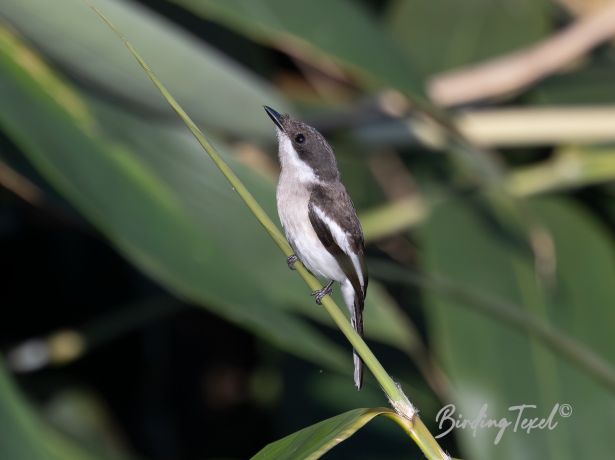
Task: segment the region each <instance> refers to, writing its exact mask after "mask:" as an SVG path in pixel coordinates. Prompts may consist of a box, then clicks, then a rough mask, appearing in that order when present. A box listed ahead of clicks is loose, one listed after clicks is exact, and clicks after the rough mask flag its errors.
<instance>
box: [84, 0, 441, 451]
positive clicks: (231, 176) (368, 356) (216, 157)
mask: <svg viewBox="0 0 615 460" xmlns="http://www.w3.org/2000/svg"><path fill="white" fill-rule="evenodd" d="M85 1H86V3H88V4H89V6H90V8H92V9H93V10H94V12H95V13H96V14H97V15H98V16H99V17H100V18H101V19H102V20H103V21H104V22H105V23H106V24H107V26H109V28H110V29H111V30H112V31H113V32H114V33H115V34H116V35H117V36H118V37H119V38H120V39H121V40H122V42H123V43H124V45H125V46H126V48H128V50H129V51H130V53H131V54H132V56H133V57H134V58H135V59H136V60H137V62H138V63H139V65H140V66H141V67H142V68H143V70H144V71H145V72H146V73H147V76H148V77H149V78H150V80H151V81H152V83H153V84H154V85H155V86H156V88H157V89H158V90H159V91H160V93H161V94H162V96H163V97H164V98H165V99H166V100H167V102H168V103H169V105H170V106H171V108H172V109H173V110H174V111H175V113H177V115H178V116H179V117H180V118H181V119H182V121H183V122H184V123H185V124H186V126H187V127H188V129H190V132H192V134H193V135H194V137H195V138H196V140H197V141H198V142H199V144H201V146H202V147H203V149H204V150H205V152H206V153H207V154H208V155H209V157H210V158H211V159H212V160H213V162H214V163H215V165H216V166H217V167H218V169H220V171H221V172H222V174H224V176H225V177H226V179H227V180H228V181H229V183H230V184H231V186H232V187H233V189H234V190H235V191H236V192H237V194H238V195H239V196H240V197H241V199H242V200H243V201H244V203H245V204H246V206H247V207H248V208H249V209H250V211H251V212H252V213H253V214H254V216H255V217H256V218H257V219H258V221H259V222H260V224H261V225H262V226H263V227H264V228H265V230H266V231H267V233H268V234H269V236H271V238H272V239H273V241H274V242H275V243H276V244H277V246H278V247H279V248H280V250H281V251H282V252H283V253H284V255H286V256H287V257H288V256H290V255H292V249H291V248H290V246H289V245H288V243H287V242H286V239H285V238H284V236H283V235H282V233H281V232H280V230H279V229H278V228H277V226H276V225H275V224H274V223H273V221H272V220H271V219H270V218H269V216H268V215H267V213H266V212H265V211H264V209H263V208H262V207H261V206H260V204H259V203H258V202H257V201H256V199H255V198H254V197H253V196H252V194H251V193H250V191H249V190H248V189H247V188H246V187H245V185H244V184H243V183H242V182H241V180H240V179H239V178H238V177H237V175H236V174H235V173H234V172H233V170H232V169H231V168H230V167H229V166H228V164H227V163H226V162H225V161H224V160H223V159H222V157H221V156H220V154H219V153H218V152H217V151H216V149H215V148H214V147H213V146H212V145H211V144H210V143H209V141H207V139H206V138H205V135H204V134H203V132H202V131H201V130H200V129H199V128H198V127H197V126H196V124H195V123H194V122H193V121H192V120H191V118H190V117H189V116H188V114H187V113H186V112H185V111H184V110H183V109H182V108H181V106H180V105H179V103H178V102H177V101H176V100H175V98H174V97H173V96H172V95H171V93H170V92H169V91H168V90H167V89H166V87H165V86H164V85H163V84H162V83H161V82H160V80H158V78H157V77H156V75H155V74H154V72H153V71H152V70H151V68H150V67H149V66H148V64H147V63H146V62H145V61H144V60H143V58H142V57H141V56H140V55H139V53H138V52H137V51H136V49H135V48H134V47H133V46H132V44H131V43H130V42H129V41H128V40H127V38H126V37H125V36H124V35H123V34H122V33H121V32H120V31H119V30H118V29H117V28H116V27H115V26H114V25H113V23H111V21H110V20H109V19H108V18H107V17H106V16H105V15H104V14H103V13H102V12H101V11H100V10H99V9H98V8H96V6H94V5H92V4H91V3H89V0H85ZM295 267H296V268H297V272H298V273H299V275H300V276H301V278H303V280H304V281H305V282H306V284H307V285H308V286H309V287H310V288H311V289H312V290H317V289H320V288H321V287H322V286H321V285H320V283H319V282H318V280H317V279H316V278H314V277H313V276H312V275H310V274H309V272H308V271H307V270H306V269H305V268H304V267H303V266H302V265H300V264H297V265H295ZM322 305H323V306H324V307H325V309H326V310H327V313H329V315H330V316H331V318H332V319H333V321H334V322H335V323H336V325H337V326H338V327H339V329H340V330H341V331H342V333H343V334H344V335H345V336H346V338H347V339H348V341H349V342H350V343H351V344H352V346H353V347H354V349H355V350H356V352H357V353H358V354H359V356H361V358H362V359H363V361H364V362H365V365H366V366H367V367H368V368H369V370H370V371H371V372H372V373H373V375H374V377H375V378H376V380H377V381H378V383H379V384H380V386H381V387H382V390H383V391H384V393H385V394H386V396H387V398H388V399H389V402H390V403H391V405H392V406H393V409H394V410H395V412H396V413H397V414H398V415H399V416H400V420H402V421H403V426H404V429H405V431H406V432H407V433H408V434H409V435H410V437H411V438H412V439H413V440H414V442H415V443H416V444H417V445H418V446H419V448H420V449H421V450H422V451H423V453H424V454H425V456H426V457H427V458H428V459H430V460H432V459H434V460H435V459H444V460H446V459H448V458H449V456H448V455H447V454H446V453H445V452H444V451H443V450H442V448H441V447H440V446H439V444H438V442H437V441H436V440H435V438H434V437H433V435H432V434H431V433H430V432H429V430H428V429H427V427H426V426H425V425H424V423H423V421H422V420H421V419H420V417H419V416H418V411H417V410H416V409H415V407H414V406H413V405H412V403H411V402H410V400H409V399H408V397H407V396H406V395H405V394H404V392H403V391H402V390H401V388H400V386H399V385H398V384H396V383H395V382H394V381H393V379H392V378H391V376H390V375H389V374H388V373H387V371H386V370H385V369H384V367H382V365H381V364H380V362H379V361H378V359H377V358H376V356H375V355H374V354H373V353H372V351H371V350H370V349H369V347H368V346H367V344H366V343H365V342H364V341H363V339H362V338H361V337H360V336H359V335H358V334H357V333H356V331H355V330H354V329H353V328H352V326H351V325H350V323H349V321H348V319H347V318H346V316H345V315H344V313H342V310H341V309H340V308H339V307H338V306H337V304H336V303H335V302H334V301H333V299H331V297H330V296H326V297H325V298H323V300H322ZM398 423H399V422H398Z"/></svg>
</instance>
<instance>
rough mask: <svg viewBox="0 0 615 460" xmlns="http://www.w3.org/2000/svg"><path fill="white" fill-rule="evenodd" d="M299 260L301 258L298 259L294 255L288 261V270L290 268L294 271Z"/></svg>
mask: <svg viewBox="0 0 615 460" xmlns="http://www.w3.org/2000/svg"><path fill="white" fill-rule="evenodd" d="M298 260H299V257H297V256H296V255H295V254H293V255H292V256H290V257H289V258H288V259H286V263H287V264H288V268H290V269H291V270H294V269H295V262H297V261H298Z"/></svg>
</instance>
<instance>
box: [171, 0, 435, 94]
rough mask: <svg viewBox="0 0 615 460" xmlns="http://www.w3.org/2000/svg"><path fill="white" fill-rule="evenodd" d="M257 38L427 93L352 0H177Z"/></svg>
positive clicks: (367, 78) (370, 78)
mask: <svg viewBox="0 0 615 460" xmlns="http://www.w3.org/2000/svg"><path fill="white" fill-rule="evenodd" d="M172 1H174V2H175V3H178V4H180V5H182V6H183V7H185V8H188V9H190V10H191V11H194V12H195V13H197V14H201V15H203V16H204V17H206V18H208V19H211V20H214V21H219V22H221V23H223V24H224V25H226V26H227V27H231V28H233V29H234V30H236V31H237V32H239V33H242V34H245V35H248V36H250V37H251V38H253V39H254V40H257V41H260V42H263V43H266V44H269V45H273V46H276V47H279V48H282V49H285V50H287V51H289V52H291V53H300V54H301V55H302V56H304V57H315V58H317V59H318V58H321V57H323V56H324V57H327V58H331V59H333V60H335V61H336V62H338V63H339V64H341V65H343V66H344V67H345V68H346V69H348V70H349V71H350V72H352V73H354V74H356V75H357V76H358V77H360V78H361V79H362V80H363V81H364V82H366V83H368V84H371V85H373V84H378V85H383V84H384V85H390V86H393V87H395V88H399V89H401V90H404V91H407V92H408V93H410V94H412V95H415V96H419V97H420V96H421V95H422V94H423V87H422V82H421V80H420V79H419V77H418V75H417V72H416V71H415V69H414V68H413V66H412V64H411V63H410V61H408V60H407V59H406V57H405V56H404V54H403V53H402V52H401V51H400V50H399V49H398V48H397V46H396V44H395V43H394V42H393V40H391V39H390V38H389V37H388V35H387V32H386V31H385V30H384V29H383V28H382V27H381V26H380V25H379V24H377V23H376V22H375V21H374V20H373V19H371V18H370V15H369V14H368V13H367V12H366V11H365V10H364V9H363V7H362V6H361V5H360V4H358V3H356V2H350V1H348V0H310V1H294V2H289V1H287V0H261V1H258V2H254V1H252V0H198V1H197V0H172Z"/></svg>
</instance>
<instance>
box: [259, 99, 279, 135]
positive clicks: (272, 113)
mask: <svg viewBox="0 0 615 460" xmlns="http://www.w3.org/2000/svg"><path fill="white" fill-rule="evenodd" d="M263 107H264V108H265V112H267V115H269V118H271V120H273V122H274V123H275V125H276V126H277V127H278V128H280V130H281V131H282V132H284V127H283V126H282V115H280V114H279V113H278V112H276V111H275V110H273V109H272V108H271V107H269V106H266V105H264V106H263Z"/></svg>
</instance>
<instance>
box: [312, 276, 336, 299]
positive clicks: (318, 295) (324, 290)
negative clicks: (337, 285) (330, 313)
mask: <svg viewBox="0 0 615 460" xmlns="http://www.w3.org/2000/svg"><path fill="white" fill-rule="evenodd" d="M332 291H333V281H329V282H328V283H327V285H326V286H325V287H324V288H322V289H319V290H317V291H314V292H312V295H313V296H314V299H316V303H317V304H318V305H322V298H323V297H324V296H326V295H329V294H331V292H332Z"/></svg>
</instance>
